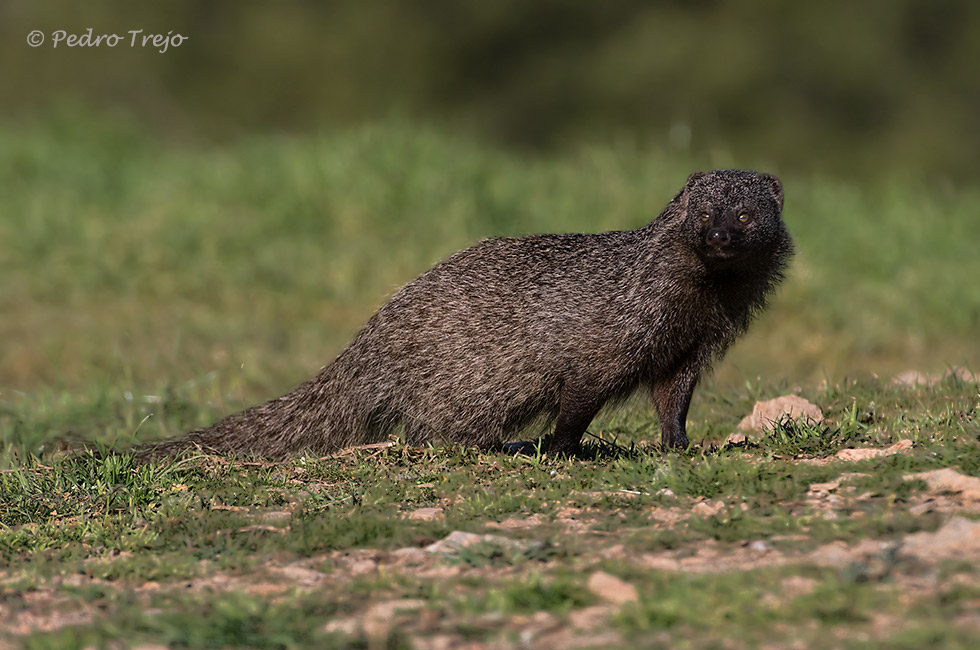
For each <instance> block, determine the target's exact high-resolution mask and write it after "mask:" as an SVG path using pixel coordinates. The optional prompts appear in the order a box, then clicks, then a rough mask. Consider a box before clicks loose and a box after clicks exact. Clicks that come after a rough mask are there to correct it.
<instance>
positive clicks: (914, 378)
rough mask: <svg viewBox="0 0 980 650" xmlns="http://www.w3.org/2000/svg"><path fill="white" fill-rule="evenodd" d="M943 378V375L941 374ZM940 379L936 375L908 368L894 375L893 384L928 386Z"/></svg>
mask: <svg viewBox="0 0 980 650" xmlns="http://www.w3.org/2000/svg"><path fill="white" fill-rule="evenodd" d="M940 378H941V376H940ZM937 381H938V379H937V377H936V375H927V374H926V373H924V372H919V371H918V370H906V371H905V372H903V373H900V374H898V375H895V376H894V377H892V384H893V385H895V386H919V385H923V386H928V385H931V384H935V383H936V382H937Z"/></svg>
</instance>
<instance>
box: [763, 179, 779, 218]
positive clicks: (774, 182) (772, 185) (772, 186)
mask: <svg viewBox="0 0 980 650" xmlns="http://www.w3.org/2000/svg"><path fill="white" fill-rule="evenodd" d="M759 176H760V177H761V178H762V180H763V181H764V182H765V183H766V184H767V185H768V186H769V191H770V192H772V198H774V199H776V209H778V210H779V211H780V212H782V211H783V183H782V181H780V180H779V179H778V178H776V177H775V176H773V175H772V174H760V175H759Z"/></svg>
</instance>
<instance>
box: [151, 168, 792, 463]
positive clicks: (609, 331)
mask: <svg viewBox="0 0 980 650" xmlns="http://www.w3.org/2000/svg"><path fill="white" fill-rule="evenodd" d="M782 208H783V188H782V184H781V183H780V181H779V179H778V178H776V177H775V176H773V175H770V174H760V173H755V172H750V171H738V170H723V171H713V172H707V173H705V172H696V173H694V174H691V175H690V176H689V177H688V179H687V182H686V183H685V185H684V187H683V188H682V189H681V191H680V192H678V194H677V195H676V196H675V197H674V199H673V200H672V201H671V202H670V203H669V204H668V205H667V207H666V208H665V209H664V211H663V212H662V213H661V214H660V215H659V216H658V217H657V218H656V219H654V220H653V221H652V222H651V223H649V224H648V225H646V226H643V227H642V228H639V229H637V230H627V231H620V232H606V233H599V234H563V235H535V236H529V237H514V238H511V237H505V238H499V239H490V240H486V241H483V242H481V243H479V244H477V245H475V246H473V247H472V248H468V249H466V250H463V251H460V252H458V253H456V254H455V255H452V256H451V257H449V258H448V259H446V260H444V261H443V262H441V263H439V264H437V265H436V266H435V267H433V268H432V269H430V270H429V271H427V272H425V273H423V274H422V275H421V276H420V277H419V278H417V279H416V280H414V281H413V282H411V283H409V284H408V285H406V286H405V287H403V288H402V289H401V290H400V291H398V292H397V293H396V294H395V295H394V296H393V297H392V298H391V300H389V301H388V302H387V303H386V304H385V305H384V306H382V307H381V308H380V309H379V310H378V311H377V312H376V313H375V314H374V315H373V316H372V317H371V318H370V320H368V322H367V324H366V325H365V326H364V328H363V329H362V330H361V331H360V332H359V333H358V334H357V335H356V336H355V337H354V340H353V341H351V343H350V344H349V345H348V346H347V348H346V349H344V350H343V351H342V352H341V353H340V355H338V356H337V358H336V359H335V360H334V361H333V363H331V364H330V365H328V366H326V367H325V368H323V369H322V370H321V371H320V373H319V374H317V375H316V376H315V377H313V378H312V379H309V380H307V381H306V382H304V383H302V384H300V385H299V386H298V387H296V388H295V389H294V390H293V391H292V392H290V393H288V394H287V395H284V396H282V397H279V398H277V399H274V400H272V401H269V402H266V403H264V404H260V405H257V406H253V407H251V408H248V409H246V410H244V411H242V412H240V413H236V414H233V415H229V416H227V417H225V418H224V419H222V420H219V421H218V422H216V423H215V424H213V425H211V426H209V427H206V428H203V429H198V430H196V431H192V432H191V433H189V434H187V435H186V436H184V437H182V438H178V439H176V440H172V441H166V442H163V443H157V444H154V445H148V446H146V447H143V448H142V450H140V451H138V455H141V456H143V457H154V456H160V455H165V454H170V453H173V452H176V451H180V450H182V449H186V448H193V447H195V446H200V447H202V448H203V449H205V450H207V451H210V452H213V453H218V454H230V455H257V456H264V457H269V458H283V457H286V456H288V455H291V454H296V453H301V452H307V453H312V454H324V453H328V452H330V451H332V450H336V449H339V448H342V447H347V446H351V445H357V444H366V443H370V442H376V441H378V440H382V439H384V438H385V437H386V436H387V435H389V434H390V433H391V432H392V431H394V430H395V429H396V427H398V426H399V425H400V426H402V427H403V430H404V435H405V439H406V441H407V442H408V443H410V444H420V443H425V442H427V441H434V440H439V439H442V440H449V441H455V442H458V443H461V444H464V445H476V446H480V447H484V448H500V447H501V445H503V444H504V443H506V442H508V441H510V440H513V439H514V438H515V437H516V436H517V435H518V434H519V433H520V432H521V430H522V428H524V427H527V426H528V425H529V424H532V423H535V422H545V421H553V422H554V425H555V427H554V434H553V436H552V438H551V443H550V448H549V451H550V452H557V453H572V454H573V453H575V452H576V451H577V450H578V448H579V443H580V440H581V438H582V435H583V434H584V433H585V431H586V428H587V427H588V426H589V423H590V422H591V421H592V419H593V418H594V417H595V415H596V414H597V413H598V412H599V410H600V409H601V408H602V407H603V405H605V404H607V403H610V402H614V401H617V400H619V399H621V398H624V397H626V396H628V395H629V394H630V393H632V392H634V391H635V390H637V389H639V388H644V387H645V388H646V389H648V390H649V391H650V392H651V395H652V398H653V402H654V405H655V406H656V409H657V412H658V414H659V417H660V424H661V429H662V442H663V444H664V445H665V446H672V447H685V446H687V444H688V441H687V434H686V430H685V423H686V419H687V411H688V407H689V405H690V402H691V395H692V394H693V392H694V387H695V385H696V384H697V382H698V379H699V377H700V376H701V374H702V372H703V371H704V370H705V369H706V368H708V367H709V366H710V364H711V362H712V361H713V360H715V359H718V358H719V357H720V356H721V355H722V354H723V353H724V352H725V351H726V350H727V349H728V347H729V346H730V345H731V344H732V343H733V342H734V341H735V339H736V337H737V336H738V335H739V334H741V333H742V332H743V331H745V329H746V327H747V326H748V324H749V322H750V320H751V319H752V317H753V316H754V315H755V314H757V313H758V312H759V311H760V310H761V309H762V308H763V307H764V306H765V303H766V298H767V296H768V295H769V294H770V293H771V291H772V290H773V288H774V286H775V285H776V284H777V283H778V282H779V281H780V280H781V279H782V273H783V270H784V269H785V267H786V264H787V262H788V260H789V258H790V256H791V255H792V242H791V240H790V237H789V234H788V233H787V230H786V228H785V226H784V224H783V221H782V219H781V216H780V215H781V212H782Z"/></svg>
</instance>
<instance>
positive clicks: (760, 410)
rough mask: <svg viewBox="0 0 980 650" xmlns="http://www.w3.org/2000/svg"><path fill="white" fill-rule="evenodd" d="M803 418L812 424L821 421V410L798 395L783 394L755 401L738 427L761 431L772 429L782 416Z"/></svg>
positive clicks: (744, 429) (743, 429) (745, 429)
mask: <svg viewBox="0 0 980 650" xmlns="http://www.w3.org/2000/svg"><path fill="white" fill-rule="evenodd" d="M785 416H789V417H790V418H792V419H794V420H795V419H800V418H803V419H805V420H807V421H809V422H810V423H812V424H819V423H821V422H823V412H822V411H821V410H820V408H819V407H818V406H817V405H816V404H812V403H810V402H808V401H807V400H805V399H803V398H802V397H800V396H798V395H783V396H782V397H777V398H775V399H771V400H769V401H766V402H756V403H755V406H754V407H752V413H751V414H749V415H747V416H745V417H744V418H743V419H742V421H741V422H740V423H739V425H738V428H739V429H741V430H742V431H763V430H765V429H772V428H773V425H775V424H776V423H778V422H779V421H780V420H781V419H782V418H783V417H785Z"/></svg>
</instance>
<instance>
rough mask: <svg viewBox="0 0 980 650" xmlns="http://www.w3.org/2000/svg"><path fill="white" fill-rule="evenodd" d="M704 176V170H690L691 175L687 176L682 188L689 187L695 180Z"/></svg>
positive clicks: (687, 188) (686, 188)
mask: <svg viewBox="0 0 980 650" xmlns="http://www.w3.org/2000/svg"><path fill="white" fill-rule="evenodd" d="M705 176H707V174H705V173H704V172H692V173H691V175H690V176H688V177H687V182H686V183H684V189H685V190H689V189H691V186H692V185H694V182H695V181H697V180H698V179H699V178H704V177H705Z"/></svg>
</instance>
